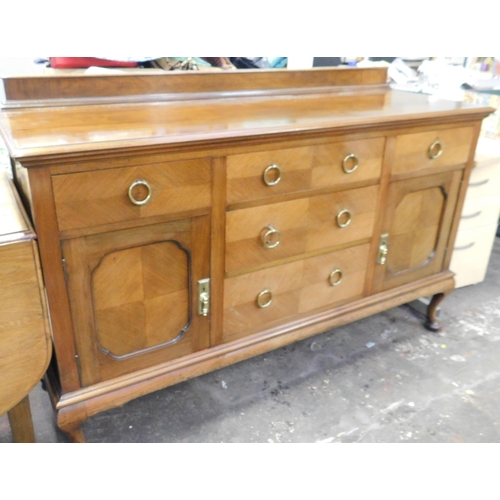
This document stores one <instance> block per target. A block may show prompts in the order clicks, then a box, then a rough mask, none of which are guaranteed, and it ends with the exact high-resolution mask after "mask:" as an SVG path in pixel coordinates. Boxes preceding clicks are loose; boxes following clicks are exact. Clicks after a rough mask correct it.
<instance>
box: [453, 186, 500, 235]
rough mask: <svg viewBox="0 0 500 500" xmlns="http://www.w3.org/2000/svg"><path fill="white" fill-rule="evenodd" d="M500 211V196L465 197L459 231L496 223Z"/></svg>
mask: <svg viewBox="0 0 500 500" xmlns="http://www.w3.org/2000/svg"><path fill="white" fill-rule="evenodd" d="M499 213H500V198H499V197H498V196H489V197H487V198H482V197H469V194H468V193H467V197H466V199H465V203H464V208H463V210H462V216H461V218H460V225H459V228H458V229H459V231H462V230H464V229H472V228H474V227H482V226H488V225H492V224H496V223H497V222H498V217H499Z"/></svg>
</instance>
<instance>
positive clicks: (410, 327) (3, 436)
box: [0, 238, 500, 443]
mask: <svg viewBox="0 0 500 500" xmlns="http://www.w3.org/2000/svg"><path fill="white" fill-rule="evenodd" d="M440 315H441V319H442V321H443V324H444V329H443V331H442V332H440V333H439V334H433V333H431V332H428V331H427V330H425V329H424V328H423V327H422V326H421V319H420V318H419V317H418V315H417V314H416V313H415V312H414V311H413V310H412V309H410V308H409V307H407V306H401V307H397V308H394V309H391V310H389V311H387V312H384V313H381V314H378V315H375V316H372V317H370V318H367V319H364V320H361V321H357V322H355V323H352V324H350V325H346V326H344V327H341V328H337V329H335V330H332V331H329V332H326V333H324V334H321V335H318V336H316V337H313V338H311V339H308V340H305V341H302V342H298V343H296V344H293V345H290V346H288V347H285V348H282V349H279V350H276V351H273V352H271V353H268V354H265V355H262V356H259V357H257V358H254V359H251V360H248V361H244V362H241V363H239V364H237V365H234V366H231V367H228V368H224V369H221V370H219V371H217V372H213V373H211V374H209V375H206V376H202V377H199V378H196V379H194V380H190V381H188V382H184V383H182V384H179V385H176V386H173V387H170V388H167V389H164V390H162V391H159V392H156V393H153V394H150V395H148V396H144V397H142V398H140V399H137V400H134V401H132V402H130V403H128V404H126V405H125V406H123V407H121V408H117V409H113V410H110V411H107V412H104V413H101V414H99V415H97V416H95V417H92V418H91V419H89V420H88V421H87V422H85V423H84V425H83V430H84V432H85V435H86V438H87V441H88V442H92V443H97V442H105V443H118V442H126V443H128V442H142V443H146V442H159V443H193V442H195V443H201V442H211V443H213V442H223V443H229V442H237V443H250V442H259V443H288V442H297V443H298V442H300V443H304V442H305V443H315V442H324V443H340V442H363V443H367V442H375V443H395V442H425V443H428V442H436V443H438V442H439V443H451V442H470V443H479V442H489V443H493V442H494V443H498V442H500V363H499V360H500V238H496V241H495V247H494V250H493V254H492V257H491V260H490V264H489V267H488V273H487V277H486V280H485V281H484V282H483V283H481V284H478V285H474V286H469V287H464V288H461V289H458V290H455V291H454V292H453V293H452V294H451V295H450V296H449V297H448V298H447V299H446V301H444V302H443V303H442V310H441V314H440ZM30 400H31V406H32V412H33V419H34V424H35V432H36V436H37V440H38V441H39V442H44V443H54V442H68V440H67V438H66V436H65V435H64V434H62V433H61V432H60V431H58V430H57V429H56V428H55V421H54V416H53V413H52V409H51V405H50V402H49V398H48V396H47V394H46V393H45V392H44V391H43V390H42V389H41V387H40V386H38V387H37V388H36V389H35V390H34V391H33V392H32V394H31V396H30ZM11 439H12V438H11V433H10V428H9V424H8V420H7V417H6V416H3V417H0V443H7V442H10V441H11Z"/></svg>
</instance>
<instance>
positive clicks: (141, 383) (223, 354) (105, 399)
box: [57, 271, 455, 422]
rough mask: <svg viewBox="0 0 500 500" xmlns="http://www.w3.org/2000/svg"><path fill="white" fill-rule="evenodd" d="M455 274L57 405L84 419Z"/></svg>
mask: <svg viewBox="0 0 500 500" xmlns="http://www.w3.org/2000/svg"><path fill="white" fill-rule="evenodd" d="M453 276H454V274H453V273H452V272H450V271H445V272H442V273H439V274H437V275H434V276H432V277H430V278H425V279H422V280H419V281H417V282H415V283H412V284H411V285H405V286H401V287H398V288H395V289H392V290H390V291H386V292H382V293H379V294H376V295H372V296H370V297H367V298H364V299H361V300H357V301H356V302H354V303H350V304H347V305H345V306H342V307H338V308H335V309H334V310H330V311H326V312H322V313H319V314H316V315H314V316H312V317H311V318H308V319H307V320H304V319H302V320H298V321H295V322H292V323H288V324H287V325H285V326H284V327H283V326H281V327H276V328H272V329H269V330H266V331H264V332H262V333H259V334H256V335H252V336H249V337H247V338H244V339H240V340H237V341H234V342H230V343H227V344H222V345H219V346H216V347H212V348H210V349H207V350H204V351H201V352H198V353H195V354H193V355H190V356H186V357H184V358H181V359H179V360H177V361H173V362H168V363H164V364H161V365H159V366H156V367H154V368H148V369H145V370H141V371H139V372H136V373H134V374H130V375H125V376H122V377H119V378H116V379H113V380H110V381H107V382H101V383H99V384H95V385H93V386H92V387H89V388H85V389H81V390H78V391H75V392H72V393H67V394H65V395H63V396H62V397H61V399H60V400H59V402H58V403H57V410H58V411H59V413H60V416H61V418H62V419H63V420H65V421H68V422H69V421H76V420H79V421H80V422H83V421H84V420H85V419H86V418H88V417H91V416H92V415H95V414H97V413H99V412H101V411H104V410H107V409H110V408H114V407H117V406H121V405H123V404H125V403H127V402H128V401H130V400H132V399H135V398H137V397H140V396H143V395H145V394H148V393H150V392H153V391H157V390H160V389H164V388H166V387H168V386H170V385H174V384H177V383H179V382H183V381H185V380H188V379H190V378H194V377H197V376H200V375H203V374H205V373H208V372H210V371H213V370H217V369H219V368H223V367H225V366H228V365H231V364H234V363H238V362H239V361H243V360H245V359H248V358H251V357H254V356H258V355H260V354H263V353H265V352H268V351H271V350H274V349H277V348H280V347H283V346H285V345H287V344H290V343H292V342H297V341H299V340H302V339H305V338H307V337H310V336H312V335H315V334H318V333H321V332H324V331H327V330H328V329H330V328H333V327H337V326H341V325H343V324H346V323H350V322H353V321H356V320H359V319H361V318H365V317H367V316H371V315H373V314H376V313H379V312H381V311H384V310H387V309H390V308H392V307H395V306H398V305H401V304H404V303H407V302H409V301H411V300H414V299H416V298H419V297H422V296H428V295H434V294H436V293H448V292H450V291H451V290H453V288H454V286H455V281H454V279H453ZM61 412H62V413H61ZM63 415H64V416H63Z"/></svg>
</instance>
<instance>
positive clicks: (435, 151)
mask: <svg viewBox="0 0 500 500" xmlns="http://www.w3.org/2000/svg"><path fill="white" fill-rule="evenodd" d="M428 154H429V158H430V159H431V160H434V159H436V158H439V157H440V156H441V155H442V154H443V144H442V143H441V141H440V140H439V139H438V140H437V141H434V142H433V143H432V144H431V145H430V146H429V151H428Z"/></svg>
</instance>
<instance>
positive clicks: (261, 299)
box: [257, 288, 273, 309]
mask: <svg viewBox="0 0 500 500" xmlns="http://www.w3.org/2000/svg"><path fill="white" fill-rule="evenodd" d="M266 296H267V298H266ZM272 302H273V294H272V292H271V290H269V289H267V288H266V289H265V290H262V292H260V293H259V295H257V305H258V306H259V307H260V308H261V309H265V308H266V307H269V306H270V305H271V303H272Z"/></svg>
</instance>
